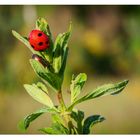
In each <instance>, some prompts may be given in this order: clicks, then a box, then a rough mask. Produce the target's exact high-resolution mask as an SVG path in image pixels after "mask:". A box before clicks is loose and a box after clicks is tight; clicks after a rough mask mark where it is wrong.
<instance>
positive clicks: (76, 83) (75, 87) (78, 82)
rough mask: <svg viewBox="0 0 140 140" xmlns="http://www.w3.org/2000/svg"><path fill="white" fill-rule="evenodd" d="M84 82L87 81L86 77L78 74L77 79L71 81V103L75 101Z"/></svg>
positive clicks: (83, 74)
mask: <svg viewBox="0 0 140 140" xmlns="http://www.w3.org/2000/svg"><path fill="white" fill-rule="evenodd" d="M86 80H87V75H86V74H85V73H80V74H79V75H78V76H77V77H75V78H74V79H72V81H71V85H70V91H71V103H73V102H74V101H75V100H76V99H77V97H78V95H79V94H80V92H81V90H82V88H83V86H84V84H85V81H86Z"/></svg>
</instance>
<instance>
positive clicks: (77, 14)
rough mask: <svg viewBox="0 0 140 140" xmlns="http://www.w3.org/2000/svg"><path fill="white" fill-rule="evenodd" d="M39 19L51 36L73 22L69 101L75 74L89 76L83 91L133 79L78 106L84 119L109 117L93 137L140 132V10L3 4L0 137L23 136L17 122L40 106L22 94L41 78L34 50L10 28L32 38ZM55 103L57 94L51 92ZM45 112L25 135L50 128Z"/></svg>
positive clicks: (0, 15) (67, 81) (0, 14)
mask: <svg viewBox="0 0 140 140" xmlns="http://www.w3.org/2000/svg"><path fill="white" fill-rule="evenodd" d="M38 17H44V18H46V19H47V21H48V23H49V25H50V28H51V31H52V34H53V37H54V39H55V38H56V36H57V34H58V33H59V32H65V31H66V30H67V28H68V25H69V22H70V21H72V22H73V31H72V36H71V39H70V42H69V48H70V51H69V56H68V63H67V69H66V73H65V75H66V77H65V81H64V85H63V88H64V91H65V92H64V97H65V99H66V101H67V103H69V98H70V95H68V93H67V92H66V91H67V90H69V84H70V79H71V75H72V73H74V74H78V73H80V72H85V73H87V75H88V81H87V83H86V85H85V87H84V90H83V93H82V94H84V93H86V92H88V91H90V90H92V89H93V87H97V86H99V85H102V84H105V83H110V82H117V81H121V80H123V79H129V80H130V82H129V84H128V86H127V87H126V89H125V90H124V91H123V92H122V93H121V94H119V95H117V96H107V97H103V98H99V99H96V100H92V101H89V102H85V103H83V104H80V105H78V106H77V108H79V109H81V110H85V113H86V116H88V115H92V114H101V115H102V116H104V117H105V118H106V121H104V122H103V123H101V124H97V125H96V126H95V127H94V128H93V133H95V134H139V133H140V121H139V118H140V109H139V107H140V6H45V5H39V6H32V5H30V6H28V5H26V6H0V133H1V134H15V133H16V134H19V133H21V132H20V131H18V129H17V124H18V122H19V120H21V119H22V118H23V117H24V116H25V115H26V114H28V113H31V112H33V111H36V110H37V109H38V108H40V107H41V106H42V105H41V104H39V103H37V102H36V101H35V100H33V99H32V98H31V97H30V96H29V95H28V94H27V93H26V91H25V90H24V88H23V84H24V83H32V82H35V81H37V80H39V79H38V78H37V76H36V75H35V73H34V71H33V70H32V68H31V66H30V64H29V59H30V58H31V55H32V54H31V53H30V51H29V50H28V49H27V48H26V47H25V46H24V45H23V44H21V43H20V42H19V41H18V40H16V39H15V38H14V37H13V36H12V34H11V30H12V29H14V30H16V31H17V32H19V33H20V34H22V35H23V36H28V34H29V32H30V31H31V30H32V29H33V28H34V27H35V21H36V19H37V18H38ZM50 94H51V96H52V98H53V99H54V100H56V95H55V94H53V93H50ZM49 119H50V115H48V114H46V115H43V116H41V117H40V118H39V119H37V120H36V121H34V122H33V123H32V124H31V126H30V127H29V130H28V131H27V133H30V134H31V133H39V132H38V131H37V129H39V128H42V127H44V126H49V125H50V120H49Z"/></svg>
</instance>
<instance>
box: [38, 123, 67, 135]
mask: <svg viewBox="0 0 140 140" xmlns="http://www.w3.org/2000/svg"><path fill="white" fill-rule="evenodd" d="M40 131H42V132H44V133H46V134H69V130H68V129H67V128H66V127H64V126H63V125H62V124H60V123H53V124H52V126H51V127H48V128H42V129H40Z"/></svg>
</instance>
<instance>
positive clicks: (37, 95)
mask: <svg viewBox="0 0 140 140" xmlns="http://www.w3.org/2000/svg"><path fill="white" fill-rule="evenodd" d="M24 88H25V89H26V91H27V92H28V93H29V95H30V96H32V97H33V98H34V99H35V100H36V101H38V102H40V103H42V104H44V105H46V106H49V107H51V108H52V107H54V105H53V102H52V100H51V99H50V97H49V96H48V95H47V94H46V93H45V92H44V91H42V90H41V89H39V88H38V87H35V86H33V85H28V84H25V85H24Z"/></svg>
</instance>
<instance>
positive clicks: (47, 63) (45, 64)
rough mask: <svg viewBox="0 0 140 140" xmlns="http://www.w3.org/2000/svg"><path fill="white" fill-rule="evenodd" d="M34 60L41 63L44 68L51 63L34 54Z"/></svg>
mask: <svg viewBox="0 0 140 140" xmlns="http://www.w3.org/2000/svg"><path fill="white" fill-rule="evenodd" d="M32 59H34V60H36V61H39V62H40V63H41V64H42V65H43V66H44V67H48V66H49V62H47V61H45V60H44V59H43V58H42V57H41V56H39V55H37V54H33V55H32Z"/></svg>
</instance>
